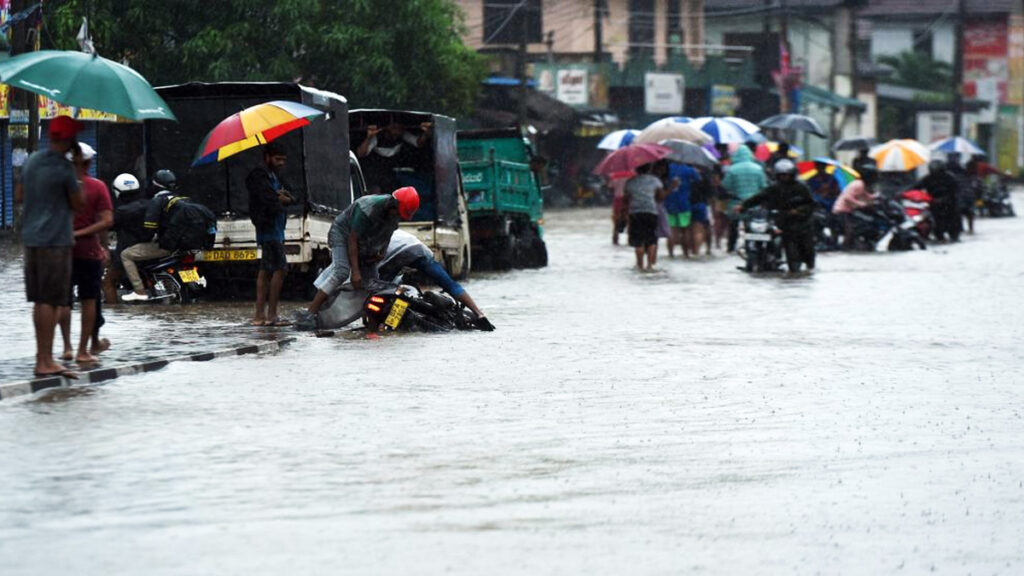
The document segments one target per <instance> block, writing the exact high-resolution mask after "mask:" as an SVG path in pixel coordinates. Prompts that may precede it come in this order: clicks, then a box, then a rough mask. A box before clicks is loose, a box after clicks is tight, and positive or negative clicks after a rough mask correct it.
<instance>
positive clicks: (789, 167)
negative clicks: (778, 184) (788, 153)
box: [773, 158, 796, 174]
mask: <svg viewBox="0 0 1024 576" xmlns="http://www.w3.org/2000/svg"><path fill="white" fill-rule="evenodd" d="M773 168H774V169H775V174H796V164H793V161H792V160H790V159H789V158H783V159H782V160H779V161H778V162H776V163H775V166H773Z"/></svg>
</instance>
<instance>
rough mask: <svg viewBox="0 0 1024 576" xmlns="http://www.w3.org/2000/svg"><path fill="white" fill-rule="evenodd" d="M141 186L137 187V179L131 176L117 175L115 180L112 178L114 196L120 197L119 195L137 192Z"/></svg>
mask: <svg viewBox="0 0 1024 576" xmlns="http://www.w3.org/2000/svg"><path fill="white" fill-rule="evenodd" d="M140 188H141V186H140V185H139V179H138V178H136V177H135V176H133V175H131V174H127V173H126V174H119V175H118V177H117V178H114V195H115V196H120V195H121V194H126V193H131V192H138V191H139V189H140Z"/></svg>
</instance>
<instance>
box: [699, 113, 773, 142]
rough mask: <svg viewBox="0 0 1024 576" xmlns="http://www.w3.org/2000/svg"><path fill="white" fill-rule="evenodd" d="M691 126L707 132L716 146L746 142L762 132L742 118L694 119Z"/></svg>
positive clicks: (706, 117)
mask: <svg viewBox="0 0 1024 576" xmlns="http://www.w3.org/2000/svg"><path fill="white" fill-rule="evenodd" d="M690 125H691V126H695V127H697V128H700V129H701V130H703V131H704V132H706V133H707V134H708V136H711V137H712V138H714V140H715V143H716V144H729V143H732V142H746V141H747V140H748V139H749V138H750V136H751V134H755V133H757V132H759V131H760V128H758V127H757V126H755V125H754V124H752V123H750V122H747V121H746V120H743V119H742V118H712V117H708V116H705V117H703V118H695V119H693V121H691V122H690Z"/></svg>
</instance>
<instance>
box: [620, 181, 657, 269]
mask: <svg viewBox="0 0 1024 576" xmlns="http://www.w3.org/2000/svg"><path fill="white" fill-rule="evenodd" d="M650 171H651V166H650V165H649V164H645V165H643V166H640V167H639V168H637V175H636V176H634V177H632V178H630V179H629V182H627V183H626V197H627V198H628V200H629V245H630V246H632V247H633V248H634V249H635V250H636V267H637V269H638V270H648V271H649V270H653V269H654V265H655V264H656V263H657V262H658V201H660V200H661V199H662V198H663V197H664V194H665V188H664V186H663V185H662V183H661V180H659V179H658V177H657V176H654V175H652V174H651V173H650ZM644 255H646V256H647V265H646V266H644Z"/></svg>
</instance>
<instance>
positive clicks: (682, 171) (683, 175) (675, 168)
mask: <svg viewBox="0 0 1024 576" xmlns="http://www.w3.org/2000/svg"><path fill="white" fill-rule="evenodd" d="M668 178H669V180H670V181H671V182H672V184H673V185H674V186H675V187H674V188H673V189H672V192H671V193H669V195H668V196H667V197H666V198H665V210H666V211H667V212H668V225H669V228H671V230H672V235H671V236H670V237H669V242H668V256H669V258H672V257H674V256H675V254H674V250H673V246H674V245H675V244H678V245H680V246H682V247H683V257H684V258H689V257H690V252H694V253H696V249H695V248H694V246H693V231H692V229H691V228H690V223H691V218H692V210H693V204H692V203H691V202H690V192H691V189H692V188H693V184H694V182H696V181H698V180H700V175H699V174H697V171H696V170H694V169H693V168H692V167H690V166H687V165H685V164H676V163H675V162H672V163H671V164H669V167H668Z"/></svg>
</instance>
